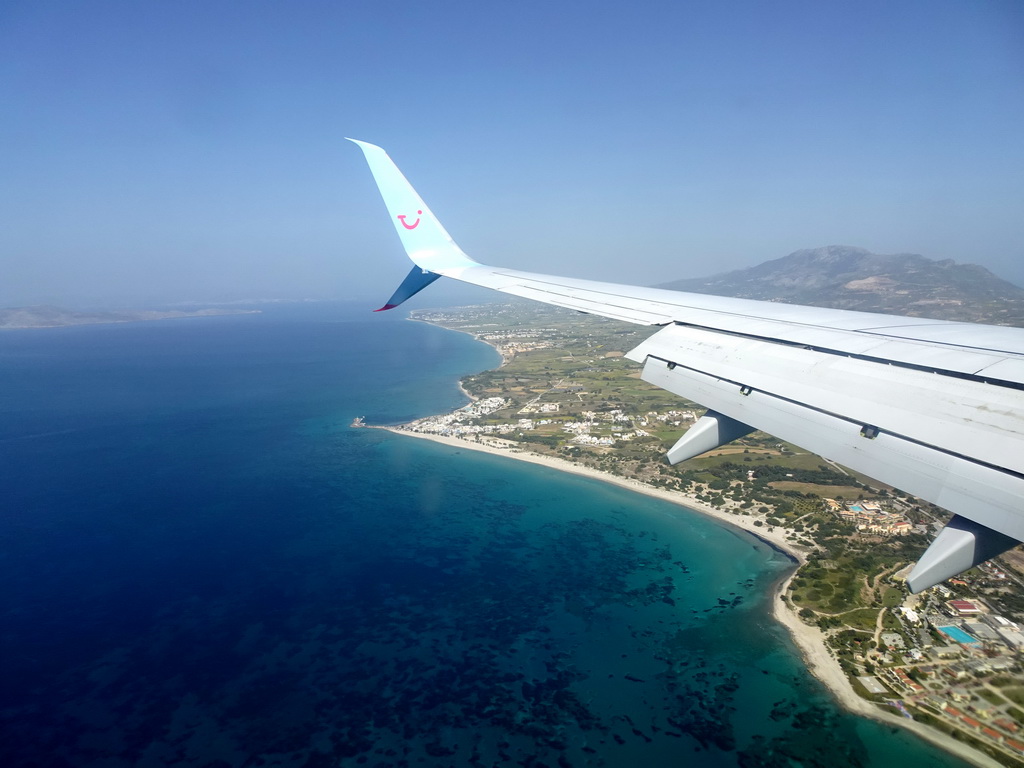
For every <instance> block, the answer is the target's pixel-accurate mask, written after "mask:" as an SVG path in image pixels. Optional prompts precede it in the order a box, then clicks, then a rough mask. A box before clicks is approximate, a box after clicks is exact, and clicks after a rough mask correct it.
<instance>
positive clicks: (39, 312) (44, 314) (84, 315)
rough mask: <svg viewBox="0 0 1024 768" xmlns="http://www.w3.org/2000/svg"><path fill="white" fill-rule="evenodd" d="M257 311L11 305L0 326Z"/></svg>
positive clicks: (55, 325)
mask: <svg viewBox="0 0 1024 768" xmlns="http://www.w3.org/2000/svg"><path fill="white" fill-rule="evenodd" d="M252 312H259V310H258V309H199V310H194V311H180V310H170V311H166V312H162V311H157V310H149V309H129V310H124V311H121V312H75V311H73V310H70V309H61V308H60V307H49V306H37V307H11V308H9V309H0V329H4V328H58V327H60V326H65V325H92V324H94V323H135V322H139V321H140V320H166V319H170V318H175V317H207V316H209V315H238V314H249V313H252Z"/></svg>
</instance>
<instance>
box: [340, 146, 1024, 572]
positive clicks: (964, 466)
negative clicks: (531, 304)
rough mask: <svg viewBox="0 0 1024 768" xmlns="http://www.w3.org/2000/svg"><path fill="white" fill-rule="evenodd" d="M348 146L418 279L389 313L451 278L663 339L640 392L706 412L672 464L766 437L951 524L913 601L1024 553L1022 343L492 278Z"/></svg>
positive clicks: (708, 299) (929, 326)
mask: <svg viewBox="0 0 1024 768" xmlns="http://www.w3.org/2000/svg"><path fill="white" fill-rule="evenodd" d="M355 143H356V144H358V145H359V146H360V148H361V149H362V150H363V152H364V154H365V156H366V159H367V161H368V163H369V165H370V170H371V172H372V173H373V176H374V179H375V180H376V182H377V185H378V188H379V189H380V192H381V195H382V196H383V198H384V202H385V204H386V206H387V208H388V212H389V213H390V215H391V217H392V223H393V224H394V225H395V229H396V231H397V232H398V235H399V237H400V238H401V240H402V244H403V245H404V246H405V249H406V252H407V253H408V255H409V257H410V258H411V259H412V261H413V263H414V264H415V267H413V270H412V272H410V274H409V276H408V277H407V278H406V280H405V281H404V282H403V283H402V286H401V287H400V288H399V290H398V291H396V293H395V295H394V296H392V298H391V299H390V300H389V301H388V303H387V304H386V305H385V307H383V308H390V307H392V306H397V305H398V304H400V303H401V302H402V301H404V300H405V299H407V298H409V296H411V295H413V294H414V293H416V292H417V291H418V290H420V289H421V288H422V287H424V286H425V285H427V284H429V283H430V282H432V281H433V280H435V279H437V277H438V276H444V277H450V278H453V279H456V280H461V281H463V282H467V283H472V284H474V285H480V286H484V287H487V288H493V289H494V290H497V291H502V292H504V293H509V294H512V295H515V296H522V297H525V298H529V299H535V300H537V301H542V302H545V303H548V304H554V305H557V306H561V307H567V308H569V309H575V310H578V311H580V312H586V313H591V314H596V315H601V316H604V317H609V318H614V319H617V320H625V321H628V322H632V323H638V324H641V325H651V326H662V327H661V330H658V331H657V332H656V333H654V334H653V335H652V336H651V337H650V338H648V339H647V340H646V341H644V342H643V343H642V344H640V345H639V346H638V347H637V348H636V349H634V350H632V351H631V352H630V353H629V354H628V357H630V358H631V359H633V360H635V361H637V362H638V363H641V364H642V365H643V374H642V376H643V379H644V380H645V381H648V382H651V383H652V384H656V385H658V386H660V387H663V388H664V389H667V390H669V391H670V392H674V393H676V394H678V395H680V396H682V397H685V398H687V399H689V400H693V401H694V402H697V403H700V404H702V405H704V406H706V407H708V408H709V409H710V410H709V411H708V414H707V416H705V417H704V418H703V419H701V420H700V421H699V422H698V423H697V424H695V425H694V426H693V427H691V428H690V430H689V431H688V432H687V433H686V434H685V435H683V437H682V438H681V439H680V440H679V442H678V443H676V445H675V446H673V448H672V449H671V450H670V451H669V454H668V458H669V460H670V461H671V462H673V463H675V462H678V461H683V460H685V459H688V458H692V457H693V456H696V455H698V454H700V453H703V452H704V451H707V450H710V449H711V448H714V447H717V446H718V445H721V444H722V443H725V442H728V441H729V440H733V439H735V438H737V437H739V436H741V435H743V434H746V433H748V432H750V431H753V429H760V430H764V431H765V432H768V433H770V434H773V435H775V436H777V437H779V438H782V439H783V440H787V441H789V442H792V443H794V444H796V445H800V446H802V447H803V448H806V449H807V450H809V451H813V452H814V453H817V454H819V455H821V456H824V457H826V458H828V459H831V460H834V461H837V462H839V463H840V464H843V465H846V466H848V467H852V468H853V469H856V470H858V471H860V472H864V473H865V474H867V475H870V476H871V477H874V478H876V479H878V480H880V481H882V482H884V483H888V484H890V485H892V486H895V487H897V488H900V489H902V490H904V491H906V492H908V493H911V494H913V495H915V496H919V497H920V498H923V499H926V500H928V501H931V502H932V503H934V504H937V505H939V506H941V507H944V508H946V509H948V510H950V511H951V512H953V513H955V516H954V518H953V520H952V521H951V522H950V523H949V524H948V525H947V526H946V527H945V528H944V529H943V531H942V532H941V533H940V534H939V536H938V537H937V538H936V540H935V541H934V542H933V543H932V545H931V547H930V548H929V549H928V551H927V552H926V553H925V555H924V556H923V557H922V558H921V560H920V562H919V563H918V564H917V566H916V567H915V568H914V570H913V572H912V573H911V574H910V578H909V584H910V587H911V589H912V590H913V591H915V592H917V591H920V590H922V589H925V588H927V587H929V586H932V585H934V584H937V583H938V582H940V581H943V580H945V579H947V578H949V577H951V576H954V575H956V574H957V573H960V572H961V571H964V570H966V569H967V568H970V567H971V566H973V565H976V564H977V563H979V562H982V561H984V560H987V559H989V558H990V557H994V556H995V555H997V554H1000V553H1001V552H1003V551H1005V550H1006V549H1008V548H1009V547H1011V546H1013V545H1014V544H1016V543H1017V542H1018V541H1022V540H1024V511H1022V510H1021V508H1020V507H1021V500H1022V498H1024V329H1018V328H1005V327H998V326H986V325H977V324H972V323H955V322H947V321H941V320H927V319H922V318H910V317H896V316H892V315H881V314H872V313H866V312H850V311H845V310H835V309H822V308H818V307H803V306H796V305H790V304H776V303H771V302H763V301H751V300H746V299H734V298H725V297H717V296H706V295H702V294H693V293H681V292H677V291H667V290H660V289H656V288H643V287H639V286H629V285H619V284H615V283H601V282H594V281H591V280H580V279H573V278H563V277H554V276H551V275H544V274H537V273H531V272H519V271H516V270H510V269H502V268H497V267H490V266H487V265H484V264H480V263H478V262H476V261H473V260H472V259H470V258H469V257H468V256H467V255H466V254H465V253H463V251H462V250H461V249H460V248H459V247H458V246H457V245H456V244H455V242H454V241H453V240H452V238H451V236H449V235H448V233H447V232H446V231H445V229H444V227H442V226H441V224H440V222H438V220H437V219H436V217H435V216H434V215H433V213H432V212H431V211H430V209H429V208H428V207H427V206H426V204H425V203H424V202H423V200H422V199H421V198H420V197H419V195H418V194H417V193H416V191H415V190H414V189H413V188H412V186H411V185H410V184H409V182H408V181H407V180H406V179H405V177H404V176H403V175H402V173H401V172H400V171H399V170H398V168H397V167H396V166H395V164H394V163H393V162H392V161H391V158H389V157H388V155H387V154H386V153H385V152H384V150H383V149H381V148H380V147H377V146H374V145H373V144H367V143H365V142H361V141H357V142H355Z"/></svg>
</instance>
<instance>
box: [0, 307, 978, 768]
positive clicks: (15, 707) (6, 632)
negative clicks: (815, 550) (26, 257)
mask: <svg viewBox="0 0 1024 768" xmlns="http://www.w3.org/2000/svg"><path fill="white" fill-rule="evenodd" d="M497 363H498V357H497V355H496V353H495V352H494V351H493V350H491V349H490V348H489V347H486V346H485V345H483V344H480V343H478V342H475V341H473V340H472V339H471V338H469V337H468V336H466V335H464V334H460V333H453V332H449V331H445V330H442V329H439V328H435V327H432V326H428V325H425V324H422V323H412V322H406V321H403V320H402V319H401V316H398V317H386V316H382V315H372V314H370V313H369V312H367V311H366V308H365V307H350V306H346V305H342V304H310V305H296V306H274V307H270V308H265V311H264V312H263V313H262V314H257V315H238V316H225V317H210V318H195V319H185V320H169V321H161V322H152V323H132V324H124V325H101V326H85V327H77V328H59V329H48V330H25V331H7V332H3V333H0V489H2V497H0V584H2V592H0V622H2V623H0V630H2V631H0V729H2V731H0V765H2V766H5V767H14V766H46V767H49V766H55V767H57V768H60V767H62V766H73V767H74V768H121V767H122V766H125V767H127V766H170V765H175V766H180V765H193V766H217V767H219V768H226V767H227V766H232V767H235V766H237V767H241V766H296V767H298V766H311V767H312V766H359V765H366V766H497V765H501V766H537V767H539V766H551V767H552V768H554V766H631V767H634V766H684V765H686V766H691V765H693V766H705V765H707V766H799V765H805V766H828V767H829V768H840V767H841V766H892V765H899V766H901V768H913V767H914V766H959V765H962V764H961V763H960V762H959V761H957V760H955V759H953V758H950V757H947V756H945V755H943V754H942V753H940V752H938V751H936V750H935V749H933V748H932V747H930V746H928V745H926V744H924V743H922V742H920V741H919V740H917V739H916V738H914V737H912V736H910V735H907V734H905V733H904V732H902V731H896V730H894V729H892V728H888V727H884V726H880V725H878V724H876V723H873V722H868V721H865V720H862V719H859V718H855V717H852V716H850V715H847V714H845V713H843V712H842V711H840V710H839V709H837V708H836V706H835V705H834V704H833V703H832V701H831V699H830V698H829V696H828V695H827V693H826V692H825V690H824V689H823V688H822V687H821V686H820V685H819V684H818V683H817V682H816V681H815V680H814V679H813V678H812V677H810V675H809V674H808V673H807V672H806V671H805V669H804V667H803V665H802V663H801V661H800V659H799V656H798V655H797V653H796V651H795V649H794V648H793V646H792V645H791V644H790V642H789V640H788V638H787V636H786V634H785V632H784V631H783V630H782V628H781V627H779V626H777V625H776V624H774V623H773V622H772V621H771V619H770V617H769V615H768V601H767V599H766V596H767V595H768V594H769V591H770V589H771V586H772V585H773V584H774V583H775V582H776V581H777V580H778V579H779V578H780V577H782V576H783V575H784V574H785V573H786V572H787V570H788V569H789V568H790V567H791V565H790V563H789V562H788V561H787V560H786V559H785V558H784V557H782V556H781V555H779V554H778V553H776V552H774V551H773V550H772V549H770V548H769V547H767V546H765V545H763V544H761V543H760V542H759V541H757V540H756V539H754V538H752V537H750V536H748V535H746V534H743V533H740V532H737V531H734V530H731V529H726V528H723V527H721V526H718V525H716V524H714V523H712V522H711V521H708V520H707V519H705V518H702V517H700V516H698V515H697V514H695V513H689V512H687V511H685V510H682V509H680V508H678V507H675V506H673V505H670V504H666V503H662V502H659V501H657V500H653V499H651V498H648V497H646V496H641V495H637V494H632V493H630V492H628V491H626V490H623V489H619V488H616V487H612V486H609V485H605V484H602V483H600V482H596V481H592V480H588V479H584V478H580V477H576V476H571V475H566V474H563V473H558V472H555V471H551V470H548V469H546V468H543V467H538V466H534V465H529V464H523V463H521V462H516V461H514V460H510V459H505V458H501V457H494V456H489V455H483V454H479V453H474V452H472V451H468V450H455V449H451V448H447V447H444V446H439V445H436V444H434V443H430V442H427V441H423V440H416V439H412V438H408V437H403V436H398V435H393V434H391V433H388V432H384V431H381V430H371V429H353V428H351V427H350V422H351V421H352V419H353V418H354V417H356V416H363V417H366V420H367V421H368V422H369V423H377V424H384V423H396V422H401V421H405V420H409V419H412V418H416V417H420V416H425V415H428V414H432V413H437V412H440V411H444V410H447V409H450V408H452V407H455V406H457V405H460V404H462V402H463V397H462V395H461V394H460V393H459V391H458V389H457V387H456V381H457V380H458V378H459V377H460V376H462V375H465V374H467V373H470V372H474V371H478V370H481V369H484V368H488V367H493V366H494V365H496V364H497Z"/></svg>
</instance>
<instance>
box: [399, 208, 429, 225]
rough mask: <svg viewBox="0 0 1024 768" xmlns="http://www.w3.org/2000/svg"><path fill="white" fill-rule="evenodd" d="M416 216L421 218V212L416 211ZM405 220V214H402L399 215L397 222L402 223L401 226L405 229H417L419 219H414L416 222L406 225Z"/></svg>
mask: <svg viewBox="0 0 1024 768" xmlns="http://www.w3.org/2000/svg"><path fill="white" fill-rule="evenodd" d="M416 215H417V216H422V215H423V211H416ZM405 219H406V214H404V213H403V214H401V215H400V216H399V217H398V220H399V221H400V222H402V226H403V227H405V228H406V229H416V227H418V226H419V225H420V220H419V219H416V221H414V222H413V223H412V224H407V223H406V221H405Z"/></svg>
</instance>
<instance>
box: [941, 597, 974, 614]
mask: <svg viewBox="0 0 1024 768" xmlns="http://www.w3.org/2000/svg"><path fill="white" fill-rule="evenodd" d="M946 605H948V606H949V607H950V609H951V610H952V611H953V612H954V613H956V614H958V615H960V616H977V615H978V614H979V613H981V608H979V607H978V606H977V605H975V604H974V603H972V602H971V601H970V600H950V601H949V602H948V603H946Z"/></svg>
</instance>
